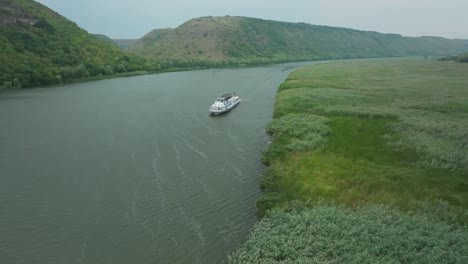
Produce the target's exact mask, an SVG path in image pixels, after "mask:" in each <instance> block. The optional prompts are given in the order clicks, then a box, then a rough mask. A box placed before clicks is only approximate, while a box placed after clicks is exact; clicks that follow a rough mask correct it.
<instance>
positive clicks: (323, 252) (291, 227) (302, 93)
mask: <svg viewBox="0 0 468 264" xmlns="http://www.w3.org/2000/svg"><path fill="white" fill-rule="evenodd" d="M267 132H268V133H269V134H271V135H272V136H273V137H274V140H273V142H272V144H271V145H270V147H269V149H268V150H267V151H266V153H265V154H264V157H263V161H264V162H265V163H266V164H268V165H269V166H268V168H267V170H266V172H265V173H264V175H263V176H262V187H263V189H264V193H265V194H264V196H263V197H262V198H261V199H260V200H259V201H258V203H257V205H258V208H259V209H260V213H261V214H262V215H265V217H264V218H263V219H262V220H261V222H260V223H259V224H257V226H256V227H255V228H254V231H253V232H252V234H251V238H250V239H249V241H248V242H247V243H246V245H244V247H242V248H241V249H240V250H239V251H237V252H236V253H234V254H233V255H232V256H230V262H232V263H254V262H258V263H261V262H265V263H270V262H294V263H296V262H300V263H301V262H304V263H321V262H343V261H344V262H360V263H361V262H364V263H371V262H372V263H376V262H385V263H401V262H411V263H430V262H441V261H442V262H446V263H464V262H465V261H468V231H467V229H466V225H467V224H468V65H467V64H462V63H453V62H441V61H436V60H432V59H415V58H404V59H401V58H398V59H373V60H353V61H346V62H330V63H324V64H320V65H314V66H310V67H304V68H301V69H298V70H296V71H295V72H293V73H292V74H291V75H290V76H289V77H288V79H287V80H286V81H285V82H284V83H283V84H282V85H281V86H280V88H279V91H278V94H277V97H276V102H275V109H274V119H273V121H272V122H271V123H270V124H269V125H268V126H267ZM297 204H299V205H297ZM297 208H300V209H297ZM376 208H377V209H376ZM392 219H393V220H392ZM298 223H302V224H298ZM304 223H308V224H304ZM311 230H316V231H317V232H315V231H311ZM320 230H327V231H326V232H322V231H320ZM363 232H364V233H363ZM441 234H446V235H447V236H443V235H441ZM265 241H270V244H274V245H275V246H273V247H268V246H267V245H266V244H265ZM298 241H302V242H298ZM317 243H318V244H317ZM267 244H268V243H267ZM455 245H456V246H455ZM356 252H357V253H356ZM428 252H431V253H430V254H429V253H428ZM423 255H424V256H426V257H427V258H422V256H423ZM369 261H370V262H369Z"/></svg>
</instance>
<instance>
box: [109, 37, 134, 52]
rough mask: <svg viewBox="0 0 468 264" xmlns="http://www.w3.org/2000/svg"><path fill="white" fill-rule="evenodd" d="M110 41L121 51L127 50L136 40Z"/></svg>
mask: <svg viewBox="0 0 468 264" xmlns="http://www.w3.org/2000/svg"><path fill="white" fill-rule="evenodd" d="M112 41H113V42H114V43H115V44H116V45H117V47H119V48H121V49H122V50H129V49H130V47H132V46H133V45H134V44H135V43H136V42H137V41H138V39H112Z"/></svg>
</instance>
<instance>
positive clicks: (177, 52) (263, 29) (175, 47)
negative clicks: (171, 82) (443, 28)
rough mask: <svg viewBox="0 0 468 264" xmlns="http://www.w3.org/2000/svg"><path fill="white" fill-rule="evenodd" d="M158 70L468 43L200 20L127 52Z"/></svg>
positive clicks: (465, 47) (466, 47) (457, 48)
mask: <svg viewBox="0 0 468 264" xmlns="http://www.w3.org/2000/svg"><path fill="white" fill-rule="evenodd" d="M130 50H131V51H133V52H134V53H136V54H139V55H143V56H145V57H146V58H147V59H151V60H153V61H157V62H158V63H159V64H160V66H161V67H163V68H164V67H166V66H167V65H169V66H170V65H172V64H175V65H176V66H190V65H206V66H216V65H223V64H243V63H247V64H255V63H270V62H285V61H298V60H319V59H341V58H362V57H389V56H433V55H447V54H457V53H461V52H463V51H468V40H448V39H444V38H439V37H418V38H414V37H402V36H400V35H397V34H381V33H377V32H368V31H359V30H352V29H346V28H336V27H328V26H314V25H310V24H305V23H287V22H278V21H271V20H262V19H256V18H246V17H230V16H226V17H202V18H196V19H192V20H189V21H187V22H185V23H184V24H182V25H181V26H179V27H178V28H176V29H165V30H155V31H152V32H150V33H148V34H147V35H146V36H144V37H143V38H142V39H141V40H139V41H138V42H137V43H136V44H135V45H133V47H131V49H130Z"/></svg>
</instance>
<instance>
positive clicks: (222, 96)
mask: <svg viewBox="0 0 468 264" xmlns="http://www.w3.org/2000/svg"><path fill="white" fill-rule="evenodd" d="M232 96H233V94H232V93H225V94H223V95H221V97H220V98H224V99H225V98H231V97H232Z"/></svg>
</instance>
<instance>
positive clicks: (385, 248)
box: [229, 205, 468, 263]
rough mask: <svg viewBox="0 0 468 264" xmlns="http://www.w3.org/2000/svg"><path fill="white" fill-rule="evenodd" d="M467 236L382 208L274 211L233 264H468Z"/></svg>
mask: <svg viewBox="0 0 468 264" xmlns="http://www.w3.org/2000/svg"><path fill="white" fill-rule="evenodd" d="M467 249H468V232H467V230H466V229H463V228H461V227H459V226H456V225H451V224H448V223H445V222H441V221H440V220H438V219H437V218H434V217H433V216H430V215H413V216H412V215H407V214H403V213H401V212H398V211H396V210H389V209H386V208H383V207H368V208H362V209H358V210H351V209H347V208H342V207H338V208H337V207H330V206H323V205H321V206H317V207H314V208H312V209H305V208H302V207H301V206H298V205H295V206H293V207H292V208H291V209H290V210H288V211H285V210H278V209H276V210H273V211H272V212H270V213H269V214H268V216H267V217H265V218H264V219H263V220H262V221H261V222H259V223H258V224H257V225H256V226H255V228H254V230H253V231H252V233H251V237H250V239H249V240H248V241H247V242H246V244H245V245H244V246H243V247H242V248H241V249H240V250H238V251H237V252H235V253H234V254H232V255H231V256H229V263H466V262H467V261H468V255H467Z"/></svg>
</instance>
